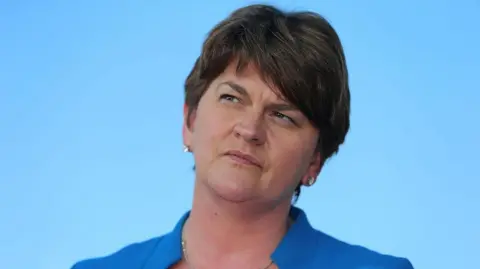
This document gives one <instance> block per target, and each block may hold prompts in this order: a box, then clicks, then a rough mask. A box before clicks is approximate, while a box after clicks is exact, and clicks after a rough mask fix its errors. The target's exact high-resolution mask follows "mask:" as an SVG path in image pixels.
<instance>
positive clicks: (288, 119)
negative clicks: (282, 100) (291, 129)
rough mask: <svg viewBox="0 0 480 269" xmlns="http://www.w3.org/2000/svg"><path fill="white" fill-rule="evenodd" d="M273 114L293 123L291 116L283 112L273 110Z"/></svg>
mask: <svg viewBox="0 0 480 269" xmlns="http://www.w3.org/2000/svg"><path fill="white" fill-rule="evenodd" d="M273 116H274V117H277V118H279V119H281V120H283V121H287V122H289V123H293V124H295V121H294V120H293V119H292V118H290V117H289V116H286V115H284V114H282V113H280V112H277V111H274V112H273Z"/></svg>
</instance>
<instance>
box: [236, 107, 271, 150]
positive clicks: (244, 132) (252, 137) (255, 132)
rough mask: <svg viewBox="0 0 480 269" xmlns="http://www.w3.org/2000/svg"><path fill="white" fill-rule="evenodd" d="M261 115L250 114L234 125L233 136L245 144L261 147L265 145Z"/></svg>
mask: <svg viewBox="0 0 480 269" xmlns="http://www.w3.org/2000/svg"><path fill="white" fill-rule="evenodd" d="M263 125H264V124H263V120H262V117H261V115H256V113H255V114H254V113H251V114H249V115H244V117H243V118H242V119H241V120H240V121H239V122H238V123H237V124H236V125H235V128H234V132H235V136H236V137H239V138H242V139H244V140H245V141H246V142H249V143H254V144H255V145H261V144H263V143H265V136H266V135H265V130H264V126H263Z"/></svg>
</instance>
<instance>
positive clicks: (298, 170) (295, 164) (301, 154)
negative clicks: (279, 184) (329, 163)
mask: <svg viewBox="0 0 480 269" xmlns="http://www.w3.org/2000/svg"><path fill="white" fill-rule="evenodd" d="M277 145H278V146H276V147H275V149H272V150H273V152H272V158H271V159H272V162H273V163H274V164H275V165H274V166H273V167H272V168H273V170H274V171H273V173H274V175H275V176H274V178H278V179H282V180H283V181H285V184H286V185H290V184H295V185H296V184H297V183H296V182H297V181H298V180H300V177H302V176H303V174H304V173H305V172H306V170H307V168H308V166H309V163H310V155H309V151H308V149H307V148H305V146H304V145H305V141H303V142H302V141H301V140H299V139H293V138H292V137H290V138H289V139H288V141H285V142H283V143H278V144H277Z"/></svg>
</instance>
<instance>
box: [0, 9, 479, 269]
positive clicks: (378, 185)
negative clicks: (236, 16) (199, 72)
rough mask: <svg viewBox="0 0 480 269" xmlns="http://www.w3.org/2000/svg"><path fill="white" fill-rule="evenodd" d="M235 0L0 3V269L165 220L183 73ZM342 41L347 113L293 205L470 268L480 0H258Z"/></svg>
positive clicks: (47, 264)
mask: <svg viewBox="0 0 480 269" xmlns="http://www.w3.org/2000/svg"><path fill="white" fill-rule="evenodd" d="M248 3H253V2H249V1H248V2H246V1H223V0H209V1H193V0H192V1H138V0H137V1H133V0H132V1H113V0H102V1H96V0H90V1H86V0H85V1H52V0H44V1H33V0H30V1H28V0H24V1H21V0H20V1H8V0H0V218H1V222H0V268H8V269H16V268H18V269H25V268H36V269H53V268H70V266H71V265H72V264H73V263H74V262H75V261H78V260H81V259H84V258H88V257H93V256H103V255H107V254H109V253H112V252H114V251H116V250H118V249H119V248H121V247H123V246H125V245H127V244H130V243H133V242H139V241H143V240H146V239H148V238H151V237H154V236H158V235H161V234H163V233H166V232H168V231H169V230H170V229H172V228H173V225H174V224H175V223H176V222H177V220H178V219H179V217H180V216H181V215H182V214H183V213H184V212H185V211H186V210H188V209H189V207H190V203H191V194H192V185H193V180H194V178H193V172H192V170H191V167H192V165H193V161H192V158H191V155H189V154H185V153H183V151H182V143H181V123H182V109H183V107H182V104H183V83H184V79H185V77H186V75H187V74H188V72H189V71H190V69H191V67H192V65H193V63H194V60H195V59H196V57H197V56H198V55H199V52H200V47H201V43H202V41H203V40H204V38H205V36H206V34H207V32H208V31H209V30H210V28H212V27H213V26H214V24H216V23H217V22H219V21H220V20H221V19H223V18H224V17H226V16H227V15H228V14H229V13H230V12H231V11H233V10H234V9H235V8H237V7H240V6H242V5H245V4H248ZM265 3H272V4H276V5H278V6H280V7H282V8H286V9H288V10H303V9H308V10H313V11H316V12H319V13H321V14H322V15H324V16H325V17H326V18H327V19H328V20H329V21H330V22H331V23H332V24H333V26H334V27H335V28H336V29H337V31H338V33H339V35H340V37H341V39H342V42H343V44H344V47H345V51H346V56H347V62H348V67H349V71H350V83H351V92H352V117H351V120H352V125H351V132H350V133H349V134H348V137H347V140H346V143H345V144H344V145H343V146H342V147H341V149H340V152H339V154H338V155H337V156H336V157H334V158H333V159H332V160H331V161H330V162H329V163H328V164H327V166H326V167H325V169H324V170H323V172H322V174H321V175H320V177H319V181H318V183H317V184H316V185H315V186H314V187H313V188H310V189H305V190H304V192H303V194H302V196H301V197H300V200H299V203H298V206H300V207H302V208H303V209H305V210H306V212H307V213H308V216H309V218H310V221H311V222H312V223H313V225H314V226H315V227H316V228H318V229H321V230H322V231H324V232H326V233H329V234H331V235H333V236H336V237H338V238H340V239H342V240H345V241H347V242H349V243H353V244H360V245H364V246H366V247H368V248H371V249H374V250H377V251H380V252H383V253H387V254H393V255H397V256H403V257H408V258H409V259H410V260H411V261H412V263H413V264H414V266H415V267H416V268H435V269H449V268H480V263H479V261H478V255H480V232H479V227H480V220H479V219H480V209H479V208H480V197H479V196H478V195H479V189H480V183H479V182H480V176H479V173H478V165H479V161H480V158H479V157H478V154H479V152H480V143H479V142H478V140H479V138H480V131H479V129H480V127H479V122H480V120H479V119H478V118H479V117H480V109H479V106H480V102H479V99H480V98H479V96H480V93H479V90H480V86H479V83H480V80H479V76H480V53H479V49H480V30H479V29H480V4H479V2H478V1H475V0H470V1H469V0H464V1H453V0H449V1H438V0H437V1H433V0H424V1H413V0H409V1H353V0H352V1H346V0H344V1H313V0H311V1H308V0H304V1H294V0H290V1H270V2H269V1H265Z"/></svg>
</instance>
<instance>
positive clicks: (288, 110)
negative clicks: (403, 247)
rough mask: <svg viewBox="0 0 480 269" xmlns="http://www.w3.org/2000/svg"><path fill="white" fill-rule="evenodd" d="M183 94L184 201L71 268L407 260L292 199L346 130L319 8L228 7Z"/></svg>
mask: <svg viewBox="0 0 480 269" xmlns="http://www.w3.org/2000/svg"><path fill="white" fill-rule="evenodd" d="M185 94H186V95H185V106H184V127H183V141H184V144H185V151H186V152H191V153H192V154H193V156H194V160H195V168H196V169H195V176H196V181H195V188H194V199H193V205H192V209H191V211H190V212H188V213H186V214H185V215H184V216H183V217H182V218H181V219H180V220H179V221H178V224H177V225H176V227H175V228H174V229H173V231H172V232H170V233H168V234H166V235H163V236H161V237H158V238H154V239H151V240H149V241H146V242H142V243H137V244H132V245H130V246H127V247H125V248H123V249H122V250H121V251H118V252H116V253H114V254H111V255H109V256H107V257H102V258H97V259H91V260H86V261H82V262H79V263H77V264H76V265H75V266H74V269H94V268H116V269H122V268H125V269H127V268H128V269H134V268H135V269H137V268H144V269H161V268H175V269H180V268H195V269H202V268H222V269H223V268H228V269H235V268H242V269H243V268H258V269H262V268H269V269H273V268H281V269H290V268H291V269H293V268H329V269H340V268H352V269H353V268H384V269H388V268H392V269H393V268H395V269H409V268H412V265H411V264H410V262H409V261H408V260H407V259H403V258H397V257H393V256H387V255H381V254H379V253H376V252H373V251H370V250H367V249H366V248H362V247H358V246H352V245H349V244H346V243H343V242H341V241H339V240H337V239H334V238H332V237H330V236H328V235H326V234H324V233H322V232H320V231H317V230H315V229H314V228H312V226H310V224H309V222H308V220H307V217H306V215H305V213H304V212H303V211H302V210H301V209H299V208H297V207H294V206H292V198H293V199H294V200H295V199H296V198H298V195H299V194H300V189H301V188H302V187H303V186H306V187H308V186H312V185H313V184H315V180H316V178H317V176H318V174H319V173H320V170H321V168H322V166H323V164H324V163H325V161H326V160H327V159H328V158H330V157H331V156H332V155H333V154H335V153H336V152H337V151H338V148H339V146H340V145H341V144H342V143H343V141H344V139H345V136H346V134H347V131H348V129H349V112H350V93H349V86H348V74H347V68H346V64H345V59H344V53H343V49H342V45H341V43H340V40H339V38H338V36H337V34H336V32H335V30H334V29H333V28H332V27H331V26H330V24H329V23H328V22H327V21H326V20H324V19H323V18H322V17H321V16H319V15H318V14H315V13H310V12H296V13H284V12H282V11H280V10H278V9H277V8H275V7H272V6H266V5H252V6H247V7H244V8H241V9H239V10H236V11H235V12H233V13H232V14H231V15H230V16H229V17H228V18H226V19H225V20H224V21H222V22H220V23H219V24H218V25H217V26H216V27H215V28H214V29H213V30H212V31H211V32H210V34H209V36H208V38H207V39H206V41H205V43H204V46H203V50H202V53H201V55H200V57H199V58H198V60H197V61H196V63H195V65H194V67H193V69H192V71H191V73H190V74H189V76H188V78H187V80H186V83H185Z"/></svg>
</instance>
